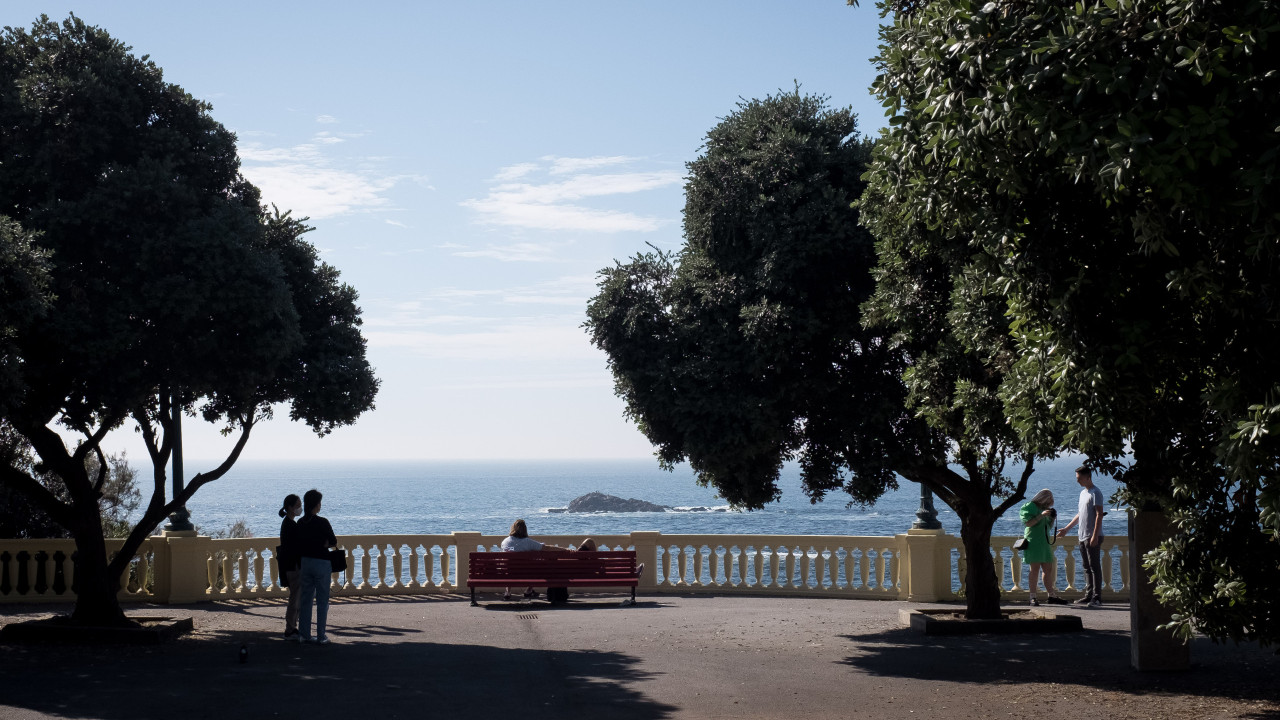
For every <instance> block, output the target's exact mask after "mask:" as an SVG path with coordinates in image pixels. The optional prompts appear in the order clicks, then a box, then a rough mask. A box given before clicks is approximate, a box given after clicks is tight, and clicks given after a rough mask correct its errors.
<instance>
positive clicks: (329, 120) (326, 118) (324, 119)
mask: <svg viewBox="0 0 1280 720" xmlns="http://www.w3.org/2000/svg"><path fill="white" fill-rule="evenodd" d="M316 122H318V123H320V124H321V125H335V124H337V122H338V118H336V117H334V116H332V115H317V116H316Z"/></svg>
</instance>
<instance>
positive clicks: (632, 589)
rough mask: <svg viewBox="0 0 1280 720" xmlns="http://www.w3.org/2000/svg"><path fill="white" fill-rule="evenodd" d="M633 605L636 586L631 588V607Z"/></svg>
mask: <svg viewBox="0 0 1280 720" xmlns="http://www.w3.org/2000/svg"><path fill="white" fill-rule="evenodd" d="M635 604H636V586H635V585H632V586H631V606H632V607H635Z"/></svg>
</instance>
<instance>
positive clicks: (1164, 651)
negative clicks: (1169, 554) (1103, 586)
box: [1129, 510, 1191, 672]
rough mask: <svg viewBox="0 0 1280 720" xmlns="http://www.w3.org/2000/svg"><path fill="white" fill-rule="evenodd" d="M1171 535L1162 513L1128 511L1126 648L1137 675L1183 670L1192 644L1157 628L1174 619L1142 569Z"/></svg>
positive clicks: (1188, 660) (1188, 659) (1186, 667)
mask: <svg viewBox="0 0 1280 720" xmlns="http://www.w3.org/2000/svg"><path fill="white" fill-rule="evenodd" d="M1172 535H1173V524H1172V523H1171V522H1169V518H1168V516H1166V515H1165V514H1164V512H1163V511H1161V510H1131V511H1130V512H1129V583H1130V585H1131V587H1130V588H1129V649H1130V661H1131V663H1132V664H1133V669H1135V670H1138V671H1140V672H1146V671H1163V670H1186V669H1188V668H1190V667H1191V645H1190V643H1184V642H1182V641H1181V640H1179V639H1178V638H1176V637H1174V635H1173V633H1171V632H1169V631H1168V630H1157V629H1156V627H1157V626H1159V625H1163V624H1164V623H1167V622H1169V621H1170V620H1172V619H1173V611H1172V610H1170V609H1169V608H1167V607H1165V606H1163V605H1161V604H1160V601H1159V600H1158V599H1156V594H1155V583H1153V582H1151V579H1150V578H1149V577H1148V576H1147V571H1146V568H1144V567H1142V556H1143V555H1145V554H1146V553H1147V552H1148V551H1150V550H1154V549H1155V547H1156V545H1159V544H1160V543H1161V542H1163V541H1164V540H1167V539H1168V538H1170V537H1171V536H1172Z"/></svg>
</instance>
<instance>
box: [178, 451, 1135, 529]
mask: <svg viewBox="0 0 1280 720" xmlns="http://www.w3.org/2000/svg"><path fill="white" fill-rule="evenodd" d="M214 464H215V463H200V462H196V461H191V460H189V461H188V462H187V467H188V472H189V473H192V474H194V472H196V471H198V470H200V469H202V468H205V467H212V466H213V465H214ZM1078 464H1079V462H1078V460H1077V459H1073V458H1060V459H1058V460H1055V461H1052V462H1049V463H1040V464H1038V468H1037V470H1036V472H1035V474H1034V475H1033V476H1032V478H1031V482H1030V486H1029V488H1028V492H1027V495H1028V497H1029V496H1030V495H1031V494H1032V493H1034V492H1035V491H1036V490H1038V489H1040V488H1042V487H1048V488H1050V489H1051V490H1053V492H1054V494H1055V496H1056V497H1057V506H1058V509H1059V513H1060V514H1061V516H1062V518H1061V522H1063V523H1065V522H1066V521H1067V520H1069V519H1070V518H1071V516H1072V515H1073V514H1074V513H1075V504H1076V498H1077V497H1078V495H1079V486H1078V485H1076V483H1075V479H1074V475H1073V470H1074V469H1075V467H1076V466H1077V465H1078ZM1095 482H1097V484H1098V486H1099V488H1100V489H1101V490H1102V492H1103V494H1104V495H1105V496H1107V497H1110V495H1111V493H1112V492H1114V490H1115V485H1116V483H1115V482H1114V481H1112V480H1111V479H1110V478H1107V477H1100V478H1096V479H1095ZM313 487H314V488H318V489H320V490H321V491H322V492H323V493H324V508H323V511H322V514H323V515H324V516H325V517H327V518H329V520H330V522H332V523H333V527H334V530H335V531H336V532H337V533H338V534H339V535H343V534H346V535H363V534H440V533H449V532H453V531H464V530H465V531H474V532H481V533H485V534H493V535H505V534H506V532H507V528H508V527H509V526H510V524H511V521H512V520H513V519H515V518H517V517H522V518H525V520H526V521H527V522H528V524H529V530H530V533H531V534H532V535H534V536H535V537H536V536H538V535H559V534H567V535H589V534H597V535H601V534H616V533H627V532H630V531H632V530H659V531H662V532H664V533H716V534H815V535H893V534H897V533H901V532H905V531H906V530H907V528H909V527H910V526H911V523H912V522H913V521H914V520H915V511H916V508H917V507H918V506H919V486H917V485H915V484H914V483H909V482H903V483H902V489H900V490H899V491H897V492H894V493H890V494H888V495H886V496H885V497H884V498H882V499H881V500H880V502H879V503H877V504H876V505H875V506H874V507H871V508H867V509H862V508H858V507H856V506H855V507H846V503H847V501H848V496H847V495H844V494H843V493H841V494H831V495H829V496H828V498H827V500H826V501H824V502H820V503H817V504H810V503H809V501H808V499H807V498H806V497H805V495H804V493H803V492H802V491H801V489H800V478H799V471H798V468H797V467H795V466H788V467H786V468H785V469H784V471H783V477H782V481H781V487H782V499H781V500H780V501H779V502H777V503H774V504H772V505H770V506H768V507H766V508H765V509H763V510H758V511H755V512H733V511H727V512H664V513H604V514H568V513H563V514H557V513H551V512H548V509H549V508H562V507H565V506H566V505H568V504H569V501H570V500H573V499H574V498H576V497H578V496H580V495H584V494H586V493H588V492H592V491H599V492H603V493H607V494H610V495H617V496H620V497H623V498H639V499H641V500H648V501H649V502H653V503H658V504H660V505H669V506H672V507H698V506H701V507H709V508H718V509H722V510H725V509H727V506H726V505H725V503H724V501H722V500H720V499H718V498H717V497H716V496H715V493H714V492H713V491H712V490H710V489H707V488H702V487H699V486H698V484H697V483H696V482H695V481H694V479H693V474H692V472H691V471H690V470H689V469H688V467H687V466H682V467H679V468H677V469H676V471H675V472H671V473H668V472H665V471H663V470H661V469H659V468H658V466H657V463H656V462H655V461H653V460H608V461H587V460H583V461H572V460H571V461H563V460H561V461H540V460H532V461H529V460H525V461H408V462H395V461H378V462H350V461H345V462H299V461H270V462H267V461H242V462H240V463H238V464H237V465H236V466H235V468H233V469H232V471H231V472H230V473H228V474H227V475H226V476H225V477H223V478H222V479H220V480H218V481H216V482H213V483H210V484H209V485H206V486H205V487H204V488H202V489H201V490H200V491H199V492H198V493H196V496H195V497H194V498H193V499H192V501H191V502H190V503H189V504H188V507H189V509H190V510H191V515H192V520H193V522H195V523H196V524H197V525H198V526H199V527H200V528H201V529H202V530H203V531H205V532H211V531H215V530H218V529H222V528H226V527H227V526H229V525H230V524H231V523H233V522H235V521H236V520H244V521H245V522H246V523H247V524H248V525H249V527H250V528H251V530H252V531H253V534H254V535H255V536H259V537H262V536H272V535H275V534H276V533H277V532H278V531H279V527H280V518H279V516H278V515H277V514H276V511H277V510H278V509H279V508H280V504H281V500H282V499H283V498H284V496H285V495H286V494H288V493H291V492H292V493H297V494H299V495H301V494H302V493H303V492H304V491H306V490H307V489H309V488H313ZM936 506H937V508H938V515H939V520H941V522H942V524H943V527H944V528H945V529H946V530H947V532H949V533H952V534H955V535H959V532H960V522H959V519H958V518H957V517H956V515H955V513H953V512H952V511H951V510H950V508H947V507H946V506H945V505H943V504H942V503H936ZM1104 523H1105V524H1104V529H1105V531H1106V533H1107V534H1108V535H1123V534H1125V532H1126V527H1125V516H1124V513H1122V512H1116V511H1114V510H1113V511H1111V512H1110V513H1108V515H1107V516H1106V518H1105V520H1104ZM995 532H996V534H997V535H1015V534H1021V530H1020V528H1019V524H1018V520H1017V512H1016V508H1014V509H1013V510H1011V511H1009V512H1007V513H1005V516H1004V517H1002V518H1001V519H1000V521H999V522H998V523H997V524H996V528H995Z"/></svg>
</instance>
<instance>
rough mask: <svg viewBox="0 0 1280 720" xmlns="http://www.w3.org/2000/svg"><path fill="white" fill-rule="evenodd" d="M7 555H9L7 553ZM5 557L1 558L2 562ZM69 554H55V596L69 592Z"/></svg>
mask: <svg viewBox="0 0 1280 720" xmlns="http://www.w3.org/2000/svg"><path fill="white" fill-rule="evenodd" d="M6 554H7V553H6ZM2 560H3V557H0V561H2ZM66 564H67V554H66V553H64V552H62V551H61V550H59V551H57V552H55V553H54V554H53V592H54V594H55V595H61V594H63V593H65V592H66V591H67V571H66V569H65V568H66ZM4 573H5V568H4V567H3V566H0V577H3V576H4ZM0 592H4V588H3V587H0Z"/></svg>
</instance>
